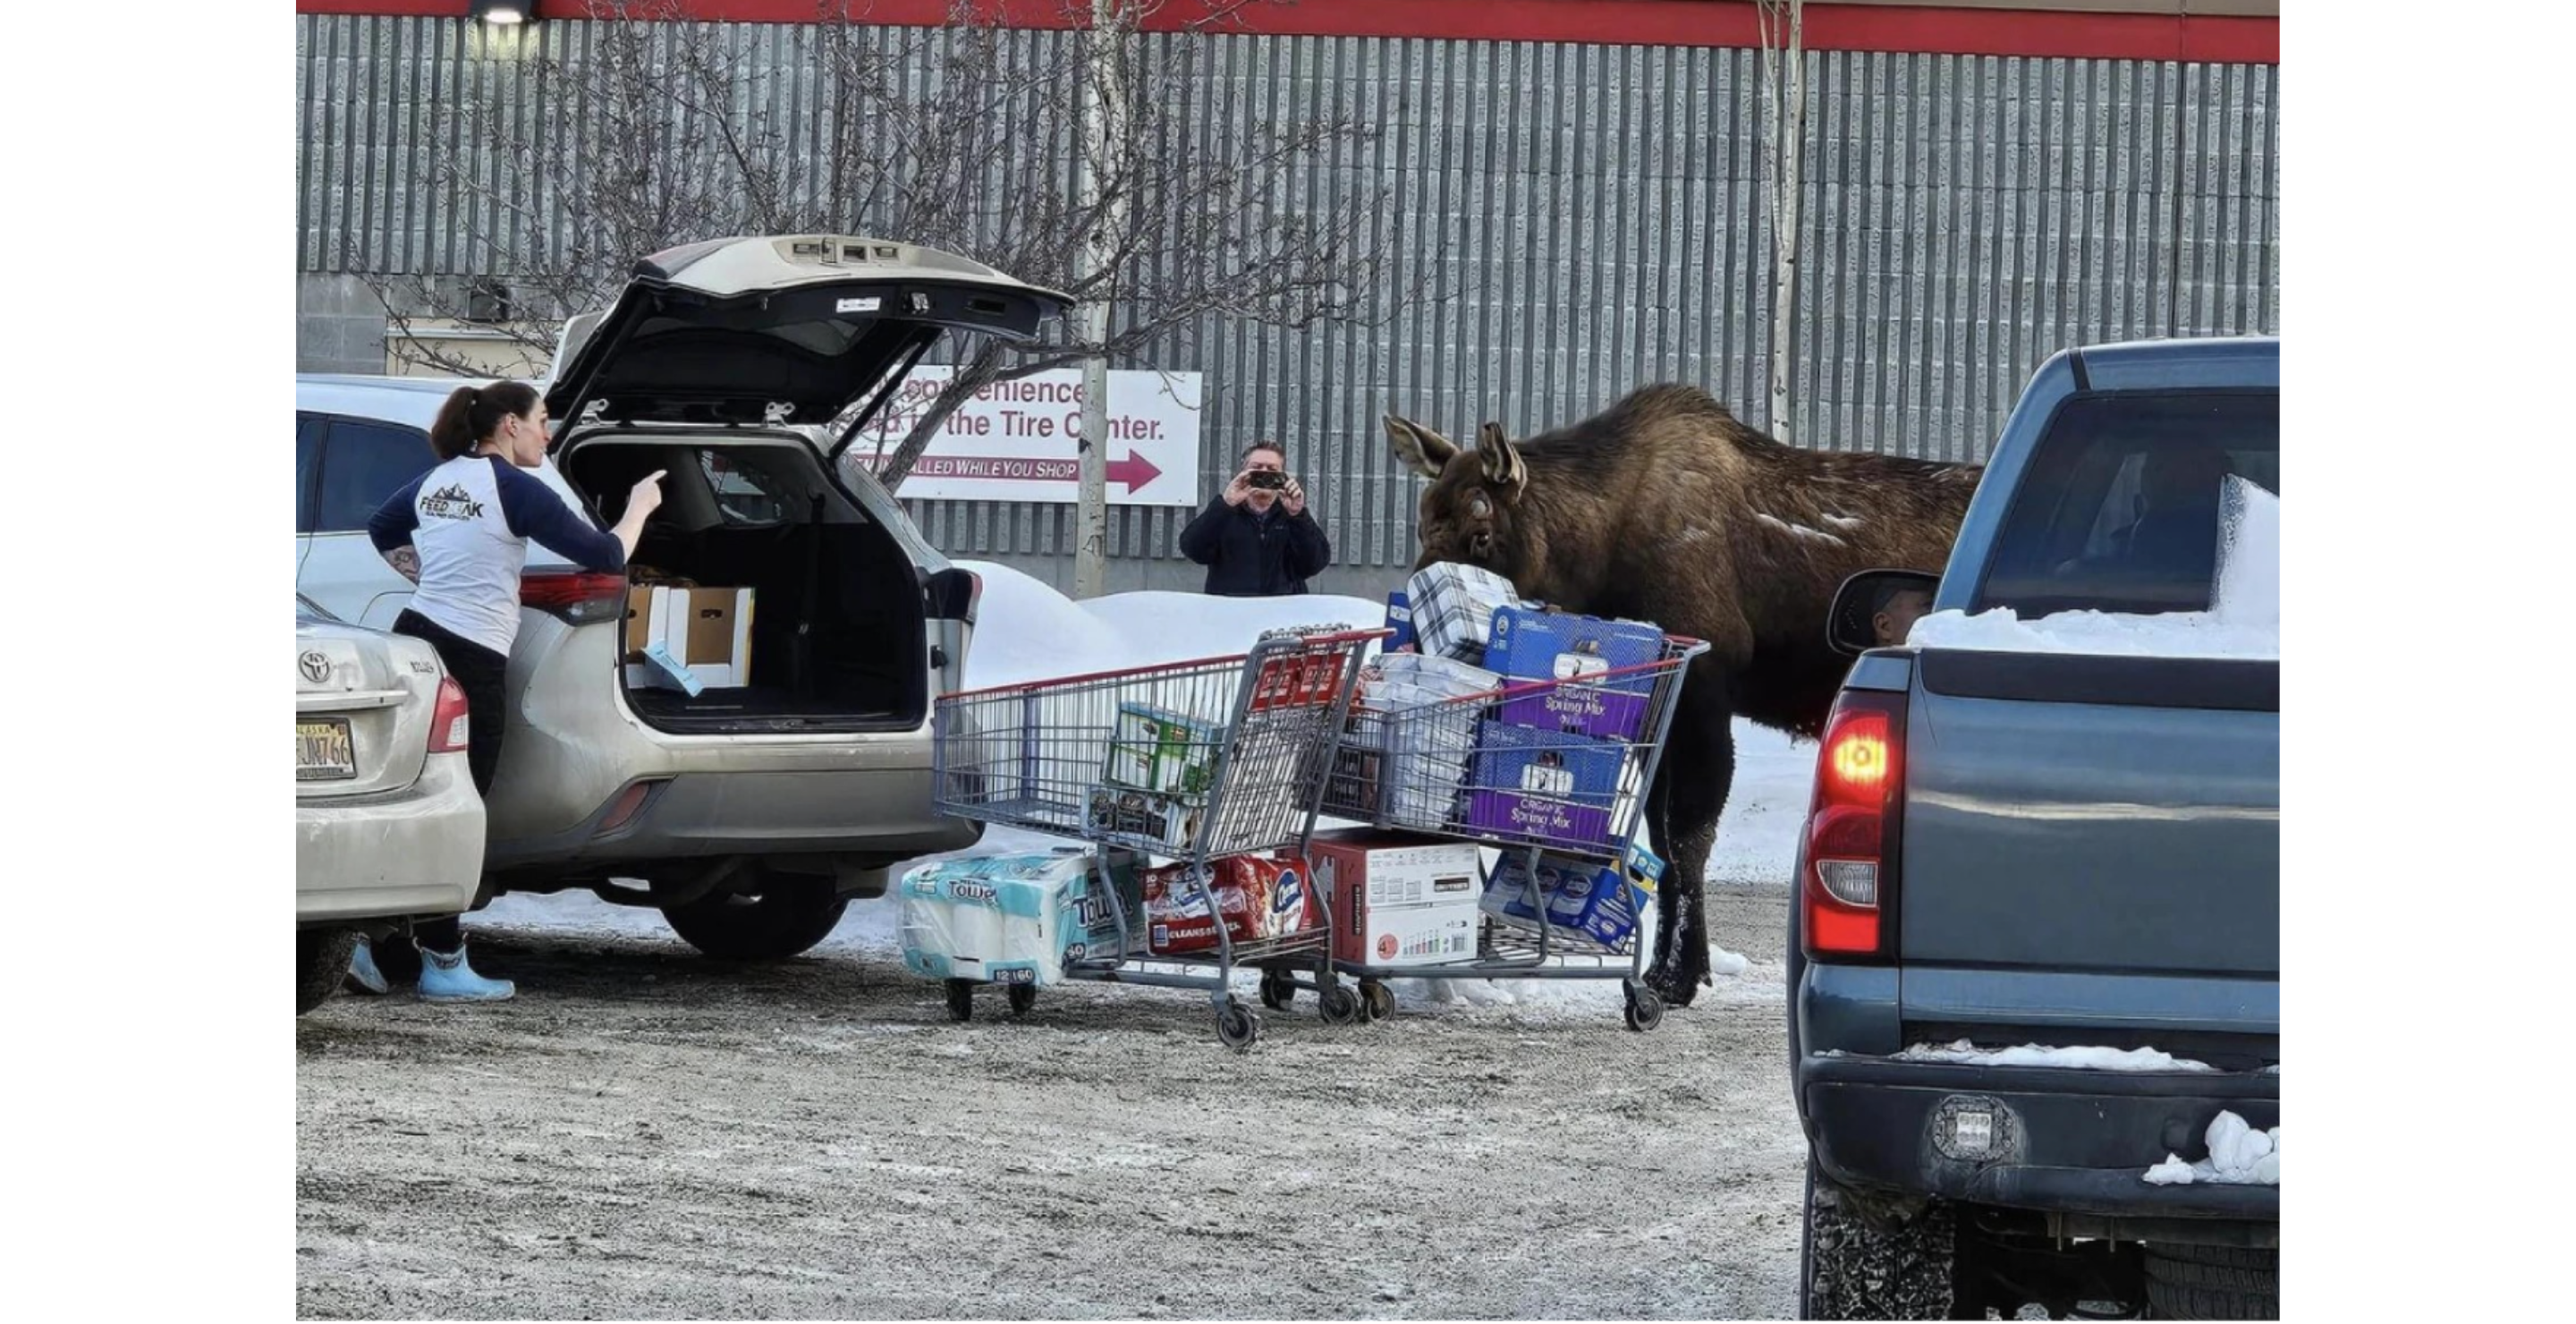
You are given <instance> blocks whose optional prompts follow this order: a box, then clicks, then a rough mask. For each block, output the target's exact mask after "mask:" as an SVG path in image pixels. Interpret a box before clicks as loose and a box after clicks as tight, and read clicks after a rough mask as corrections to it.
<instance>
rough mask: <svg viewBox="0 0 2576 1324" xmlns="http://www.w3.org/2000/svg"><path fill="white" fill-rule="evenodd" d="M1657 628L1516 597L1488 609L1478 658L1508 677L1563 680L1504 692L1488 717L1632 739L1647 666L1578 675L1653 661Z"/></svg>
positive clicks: (1646, 691)
mask: <svg viewBox="0 0 2576 1324" xmlns="http://www.w3.org/2000/svg"><path fill="white" fill-rule="evenodd" d="M1663 653H1664V632H1663V631H1661V630H1659V629H1656V628H1655V627H1654V626H1651V625H1644V624H1640V623H1638V622H1636V621H1609V620H1603V619H1601V618H1599V617H1596V616H1577V615H1574V614H1572V613H1569V612H1547V611H1540V610H1537V609H1534V608H1530V607H1524V606H1519V605H1517V604H1515V605H1512V606H1507V607H1502V608H1499V609H1497V610H1496V611H1495V612H1494V637H1493V642H1492V643H1491V644H1490V645H1488V646H1487V647H1486V649H1485V665H1486V666H1487V667H1489V668H1491V669H1492V670H1494V671H1496V672H1499V673H1501V675H1502V676H1503V678H1504V680H1505V681H1506V682H1507V683H1508V682H1511V681H1534V680H1537V681H1563V682H1570V683H1567V684H1556V685H1547V686H1544V687H1536V688H1530V689H1527V690H1526V691H1525V692H1523V693H1519V694H1511V695H1507V696H1506V697H1505V698H1504V699H1503V702H1502V707H1501V710H1500V711H1498V712H1497V713H1495V714H1494V715H1495V717H1496V718H1498V719H1499V720H1501V721H1505V722H1509V723H1511V724H1512V725H1514V726H1526V727H1533V728H1536V729H1538V730H1542V731H1577V732H1581V733H1582V734H1584V735H1589V736H1601V737H1605V738H1607V739H1612V740H1634V739H1636V738H1637V736H1638V734H1639V732H1641V731H1642V730H1643V729H1644V727H1645V722H1646V702H1647V700H1648V698H1649V697H1650V696H1651V695H1652V694H1653V693H1654V689H1655V676H1654V673H1652V672H1638V673H1637V674H1634V675H1628V676H1618V677H1614V678H1612V679H1609V680H1605V681H1600V682H1598V683H1590V684H1587V683H1584V682H1585V681H1586V680H1587V678H1589V677H1593V676H1598V675H1601V674H1602V673H1604V672H1608V671H1615V670H1620V669H1623V668H1629V667H1643V666H1648V665H1650V664H1652V663H1654V662H1655V661H1656V660H1658V659H1659V658H1661V657H1662V656H1663Z"/></svg>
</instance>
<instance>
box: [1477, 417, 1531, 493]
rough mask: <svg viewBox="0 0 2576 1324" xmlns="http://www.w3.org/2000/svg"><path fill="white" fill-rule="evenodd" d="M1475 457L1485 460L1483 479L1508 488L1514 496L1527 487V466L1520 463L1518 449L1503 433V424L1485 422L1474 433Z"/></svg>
mask: <svg viewBox="0 0 2576 1324" xmlns="http://www.w3.org/2000/svg"><path fill="white" fill-rule="evenodd" d="M1476 458H1478V459H1480V460H1483V461H1484V462H1485V481H1486V482H1488V483H1491V484H1492V485H1494V486H1496V487H1501V488H1508V489H1510V491H1511V494H1512V495H1513V496H1515V497H1517V496H1519V495H1520V494H1521V492H1522V491H1523V490H1524V489H1526V488H1528V487H1529V466H1528V465H1526V464H1523V463H1521V453H1520V451H1519V449H1517V448H1516V447H1514V446H1513V445H1512V439H1511V438H1509V437H1507V436H1504V435H1503V425H1502V424H1500V423H1487V424H1486V425H1485V426H1484V427H1483V428H1482V429H1481V430H1479V431H1478V432H1477V433H1476Z"/></svg>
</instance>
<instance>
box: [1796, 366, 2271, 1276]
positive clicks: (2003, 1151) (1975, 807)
mask: <svg viewBox="0 0 2576 1324" xmlns="http://www.w3.org/2000/svg"><path fill="white" fill-rule="evenodd" d="M2230 475H2233V476H2234V477H2237V478H2241V479H2244V480H2246V481H2249V482H2251V483H2254V484H2256V485H2258V486H2260V487H2262V488H2264V489H2266V490H2268V491H2269V492H2270V493H2272V494H2274V496H2273V497H2272V498H2269V499H2277V494H2278V492H2279V490H2280V486H2279V485H2280V346H2279V342H2278V341H2277V340H2272V339H2225V340H2215V339H2213V340H2196V341H2195V340H2174V341H2156V342H2142V343H2133V344H2120V345H2108V346H2100V347H2092V348H2084V349H2077V350H2070V351H2067V352H2064V353H2060V354H2058V355H2057V356H2056V357H2054V358H2052V359H2050V360H2049V361H2048V362H2047V363H2046V364H2045V365H2043V366H2042V367H2041V368H2040V370H2039V371H2038V373H2037V374H2036V375H2035V376H2034V377H2033V378H2032V380H2031V382H2030V385H2029V387H2028V388H2027V389H2026V390H2025V392H2024V393H2023V395H2022V398H2021V400H2020V401H2019V403H2018V404H2017V405H2016V406H2015V408H2014V410H2013V412H2012V414H2011V416H2010V418H2009V419H2008V421H2007V422H2006V424H2005V427H2004V430H2003V433H2002V436H2001V437H2000V438H1999V439H1998V440H1997V442H1996V445H1995V447H1994V449H1993V452H1992V455H1991V458H1990V460H1989V463H1988V465H1987V468H1986V471H1985V474H1984V475H1983V477H1982V479H1981V480H1980V484H1979V487H1978V490H1977V493H1976V496H1975V498H1974V500H1973V503H1972V504H1971V506H1970V508H1969V511H1968V514H1967V517H1966V519H1965V520H1964V521H1963V522H1962V524H1961V527H1960V532H1959V537H1958V540H1957V542H1956V543H1955V544H1954V545H1953V547H1952V551H1951V555H1950V559H1949V561H1948V562H1947V564H1946V566H1945V568H1944V570H1943V572H1942V573H1941V574H1940V575H1938V576H1937V577H1936V576H1931V575H1925V574H1921V573H1919V572H1911V571H1878V570H1873V571H1869V572H1865V573H1863V574H1860V575H1855V576H1853V577H1852V578H1851V579H1850V580H1848V581H1846V582H1845V583H1844V585H1843V586H1842V589H1841V591H1840V592H1839V593H1838V594H1837V596H1836V600H1835V606H1834V611H1833V616H1832V618H1831V619H1832V624H1831V625H1830V626H1829V633H1830V634H1831V636H1832V639H1833V642H1834V644H1835V646H1836V647H1837V648H1838V649H1839V650H1841V651H1842V652H1844V653H1846V654H1853V653H1856V654H1857V658H1856V660H1855V661H1854V663H1853V664H1852V668H1851V671H1850V674H1849V676H1848V677H1847V679H1846V680H1845V681H1844V684H1843V688H1842V690H1841V692H1840V694H1839V695H1838V696H1837V698H1836V701H1835V704H1834V707H1833V709H1832V714H1831V716H1830V717H1829V718H1828V719H1827V722H1826V725H1825V729H1824V734H1823V738H1822V740H1821V742H1820V745H1819V749H1818V758H1817V765H1818V766H1817V775H1816V788H1815V791H1814V798H1813V802H1812V808H1811V812H1810V814H1809V818H1808V821H1807V824H1806V832H1805V835H1804V837H1803V839H1802V845H1801V850H1800V855H1799V861H1798V889H1797V894H1796V897H1795V898H1794V901H1793V904H1792V905H1791V907H1790V922H1789V930H1790V931H1789V952H1788V959H1789V986H1790V988H1791V990H1792V996H1791V999H1790V1008H1789V1043H1790V1056H1791V1067H1792V1074H1793V1079H1794V1085H1793V1088H1794V1090H1795V1093H1796V1104H1797V1109H1798V1117H1799V1121H1800V1124H1801V1125H1802V1126H1803V1128H1804V1129H1805V1131H1806V1135H1807V1141H1808V1169H1807V1195H1806V1217H1805V1236H1804V1246H1803V1250H1802V1254H1801V1257H1800V1261H1801V1262H1800V1273H1799V1278H1800V1292H1801V1296H1802V1307H1803V1310H1802V1314H1803V1317H1805V1318H1810V1319H1835V1318H1845V1319H1858V1318H1923V1317H1926V1316H1932V1317H1939V1316H1942V1315H1945V1314H1947V1315H1949V1316H1951V1317H1953V1318H1984V1317H1985V1314H1986V1311H1987V1309H1989V1308H1992V1309H1995V1310H1996V1311H1997V1312H1998V1313H1999V1314H2000V1315H2001V1316H2002V1317H2003V1318H2006V1319H2010V1318H2013V1317H2014V1315H2015V1312H2016V1311H2017V1310H2019V1309H2020V1308H2022V1307H2025V1306H2028V1305H2038V1306H2042V1307H2044V1308H2046V1309H2047V1310H2048V1311H2049V1312H2050V1313H2051V1314H2052V1315H2057V1316H2061V1317H2062V1316H2066V1315H2068V1314H2071V1313H2083V1314H2088V1315H2093V1314H2101V1313H2105V1312H2107V1313H2110V1314H2112V1315H2114V1316H2128V1317H2135V1316H2140V1315H2147V1316H2156V1317H2166V1318H2276V1317H2277V1316H2278V1312H2279V1247H2280V1189H2279V1186H2278V1185H2277V1179H2278V1162H2279V1160H2278V1155H2277V1142H2278V1127H2279V1125H2280V1074H2279V1072H2280V1065H2279V1064H2280V663H2279V660H2278V650H2277V647H2274V648H2273V649H2272V650H2271V656H2269V657H2262V656H2249V655H2239V656H2226V657H2213V656H2190V655H2159V653H2160V651H2161V652H2165V653H2184V654H2187V653H2189V652H2190V651H2191V650H2187V649H2184V650H2158V649H2156V648H2153V647H2145V648H2132V649H2128V650H2125V651H2126V653H2127V655H2114V654H2112V653H2109V652H2103V651H2090V652H2087V651H2062V650H2059V649H2057V648H2054V647H2049V648H2027V649H2023V650H2022V651H2010V650H2009V649H2000V648H1996V647H1992V646H1977V647H1959V646H1943V645H1942V644H1941V643H1939V642H1937V641H1938V640H1939V639H1940V638H1941V635H1942V632H1941V631H1940V630H1938V629H1935V628H1932V627H1936V626H1939V625H1941V624H1942V620H1943V618H1942V617H1941V616H1940V613H1945V612H1952V611H1956V612H1960V613H1965V614H1966V615H1967V618H1968V620H1967V621H1966V622H1961V618H1960V617H1955V616H1954V617H1949V618H1947V619H1948V620H1949V621H1951V622H1954V623H1967V624H1978V623H1981V622H1980V618H1979V617H1978V615H1977V614H1979V613H1986V612H1991V611H1994V610H1995V609H1997V608H2011V609H2012V610H2013V612H2014V613H2015V616H2016V618H2017V619H2018V621H2020V622H2022V623H2031V622H2037V624H2036V625H2033V626H2032V627H2031V628H2032V629H2034V630H2043V629H2045V628H2046V627H2047V620H2046V618H2048V617H2049V616H2052V615H2055V614H2058V613H2063V612H2070V611H2091V612H2104V613H2117V614H2120V616H2121V617H2122V618H2123V619H2124V620H2125V618H2128V617H2133V616H2136V617H2155V616H2160V615H2163V614H2166V613H2176V612H2206V611H2208V610H2209V609H2210V608H2211V605H2212V603H2211V596H2212V582H2213V578H2214V577H2215V569H2214V567H2215V566H2216V564H2217V562H2218V558H2219V553H2218V551H2217V548H2218V543H2219V537H2218V535H2219V526H2220V517H2219V506H2220V496H2221V492H2222V490H2224V489H2225V488H2226V487H2227V479H2228V477H2229V476H2230ZM2247 490H2248V489H2243V488H2238V489H2236V491H2237V493H2238V496H2239V499H2240V500H2242V499H2243V493H2244V492H2245V491H2247ZM2275 545H2277V544H2275ZM2232 573H2234V572H2232V571H2231V574H2232ZM1924 587H1928V588H1929V589H1930V591H1931V594H1932V601H1931V605H1930V610H1931V612H1932V613H1934V615H1933V616H1931V617H1928V618H1926V620H1925V621H1924V622H1922V623H1920V624H1917V625H1916V626H1915V627H1914V629H1913V632H1912V634H1911V636H1910V642H1906V643H1901V644H1897V645H1895V646H1889V647H1881V646H1877V638H1876V636H1874V635H1873V633H1872V630H1871V624H1872V621H1873V613H1874V612H1876V611H1877V610H1878V606H1877V604H1880V603H1884V602H1886V601H1888V600H1889V598H1890V596H1891V595H1892V594H1893V593H1894V592H1895V591H1896V590H1897V589H1900V588H1924ZM2001 619H2002V618H2001V617H1989V618H1983V620H1988V621H1999V620H2001ZM2099 619H2100V618H2076V620H2077V621H2079V622H2082V621H2097V620H2099ZM2141 624H2143V625H2147V626H2150V627H2152V626H2154V625H2156V624H2158V623H2157V622H2152V621H2150V622H2142V623H2141ZM2162 624H2163V625H2165V626H2168V627H2170V626H2172V625H2173V624H2174V622H2172V621H2166V622H2162ZM2145 633H2148V634H2152V633H2153V630H2152V629H2149V630H2147V631H2145ZM1970 642H1977V643H1980V644H1981V645H1984V644H1986V643H1987V642H1989V641H1970ZM2239 651H2240V652H2242V650H2239ZM2256 651H2260V650H2256ZM2147 1050H2154V1051H2152V1052H2150V1051H2147ZM2168 1059H2171V1060H2168ZM2222 1114H2233V1115H2234V1116H2235V1117H2236V1118H2237V1119H2239V1120H2240V1121H2241V1122H2242V1123H2243V1124H2244V1127H2243V1128H2241V1129H2240V1128H2236V1126H2235V1123H2232V1122H2231V1123H2224V1124H2223V1125H2224V1126H2226V1127H2227V1128H2229V1135H2228V1137H2227V1138H2228V1140H2229V1141H2230V1143H2231V1145H2233V1143H2234V1142H2236V1141H2239V1140H2244V1139H2245V1138H2246V1136H2247V1135H2248V1134H2249V1133H2256V1134H2254V1136H2253V1139H2252V1141H2251V1143H2252V1145H2253V1146H2254V1147H2255V1148H2257V1149H2260V1148H2264V1147H2267V1146H2269V1147H2273V1148H2274V1153H2273V1157H2272V1159H2271V1162H2270V1177H2271V1179H2272V1181H2273V1182H2274V1183H2275V1184H2268V1185H2267V1184H2260V1181H2259V1179H2258V1180H2257V1181H2253V1182H2248V1181H2245V1180H2243V1178H2244V1177H2245V1176H2246V1173H2245V1171H2244V1170H2243V1169H2242V1168H2241V1167H2238V1168H2234V1169H2228V1168H2219V1169H2216V1170H2215V1171H2216V1173H2217V1174H2218V1175H2220V1176H2223V1177H2228V1178H2234V1180H2211V1179H2210V1177H2211V1176H2212V1172H2213V1170H2212V1169H2211V1168H2210V1165H2209V1162H2208V1160H2210V1159H2212V1158H2214V1157H2216V1156H2214V1155H2211V1154H2210V1153H2209V1150H2210V1147H2211V1145H2212V1140H2211V1138H2210V1135H2211V1131H2212V1128H2213V1125H2214V1124H2218V1123H2219V1122H2220V1118H2221V1115H2222ZM2264 1133H2268V1134H2264ZM2243 1152H2246V1151H2243V1150H2241V1149H2240V1150H2239V1157H2241V1156H2242V1153H2243ZM2169 1158H2170V1159H2175V1160H2179V1161H2180V1162H2178V1163H2174V1164H2167V1163H2166V1160H2168V1159H2169ZM2194 1160H2201V1161H2202V1162H2203V1169H2204V1170H2203V1172H2202V1173H2201V1179H2200V1180H2194V1181H2189V1182H2177V1181H2175V1180H2173V1175H2174V1170H2175V1169H2178V1168H2180V1167H2181V1166H2183V1165H2184V1164H2189V1163H2191V1162H2193V1161H2194ZM2160 1165H2162V1167H2161V1169H2160V1172H2159V1177H2158V1179H2155V1180H2150V1179H2149V1178H2148V1176H2147V1174H2148V1172H2149V1170H2150V1169H2151V1168H2159V1167H2160Z"/></svg>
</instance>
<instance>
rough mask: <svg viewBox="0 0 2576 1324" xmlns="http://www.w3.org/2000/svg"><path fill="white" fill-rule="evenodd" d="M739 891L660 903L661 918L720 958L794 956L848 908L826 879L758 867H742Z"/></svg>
mask: <svg viewBox="0 0 2576 1324" xmlns="http://www.w3.org/2000/svg"><path fill="white" fill-rule="evenodd" d="M740 886H741V887H742V889H743V890H742V891H741V892H739V893H730V894H727V895H724V896H706V897H700V898H698V899H697V900H695V901H692V902H690V903H688V904H687V905H684V906H664V907H663V908H662V918H663V919H665V920H667V921H669V922H670V925H671V931H672V932H673V933H676V934H679V935H680V937H681V939H682V940H684V941H686V942H687V943H688V944H689V945H690V946H692V947H695V948H697V949H698V950H699V951H701V952H704V953H706V954H707V955H709V956H712V957H715V958H717V959H719V960H725V961H770V960H776V959H778V958H780V957H786V956H795V955H798V954H800V953H802V952H805V951H807V950H809V949H811V948H812V947H813V946H814V944H816V943H818V942H821V941H823V939H825V938H827V937H829V936H831V933H832V930H833V929H834V928H835V927H837V926H838V925H839V924H840V922H841V915H842V913H843V912H844V911H847V910H848V909H849V908H850V899H849V898H848V897H843V896H834V895H833V894H832V882H831V880H830V879H828V878H811V877H806V876H804V875H802V874H788V873H779V872H776V871H774V870H771V869H767V868H764V867H762V866H760V865H756V864H755V865H753V866H751V867H750V868H749V869H747V870H745V877H744V879H743V882H742V883H741V884H740Z"/></svg>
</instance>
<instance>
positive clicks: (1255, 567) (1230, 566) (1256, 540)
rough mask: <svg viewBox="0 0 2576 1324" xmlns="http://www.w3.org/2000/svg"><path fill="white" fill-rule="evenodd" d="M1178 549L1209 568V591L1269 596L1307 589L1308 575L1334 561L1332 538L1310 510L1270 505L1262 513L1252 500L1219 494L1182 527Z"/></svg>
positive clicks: (1247, 595) (1251, 596)
mask: <svg viewBox="0 0 2576 1324" xmlns="http://www.w3.org/2000/svg"><path fill="white" fill-rule="evenodd" d="M1181 555H1183V556H1186V557H1188V558H1190V559H1191V560H1193V561H1196V562H1198V563H1199V564H1200V565H1203V566H1206V567H1207V568H1208V575H1207V592H1209V593H1210V594H1213V595H1215V596H1217V597H1226V598H1273V597H1279V596H1281V595H1283V594H1289V593H1303V592H1305V591H1306V581H1307V580H1308V579H1309V578H1311V577H1313V576H1315V575H1319V574H1321V573H1323V570H1324V567H1326V566H1328V565H1331V564H1332V563H1333V544H1332V542H1331V540H1329V539H1327V538H1326V537H1324V527H1323V526H1322V525H1320V524H1317V523H1316V522H1315V513H1314V512H1313V511H1312V510H1308V511H1306V512H1304V513H1302V514H1297V515H1291V514H1289V513H1288V508H1287V507H1286V506H1284V505H1274V506H1272V507H1271V508H1270V517H1269V518H1267V519H1264V518H1262V517H1261V516H1259V515H1256V514H1253V513H1252V503H1251V502H1249V501H1246V502H1244V503H1243V504H1242V505H1240V506H1229V505H1227V504H1225V498H1224V497H1223V496H1222V495H1220V496H1218V497H1216V498H1214V499H1213V500H1210V501H1209V502H1208V504H1207V509H1205V510H1202V511H1200V512H1199V515H1198V518H1197V519H1194V520H1191V521H1190V524H1189V527H1188V528H1185V529H1183V530H1181Z"/></svg>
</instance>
